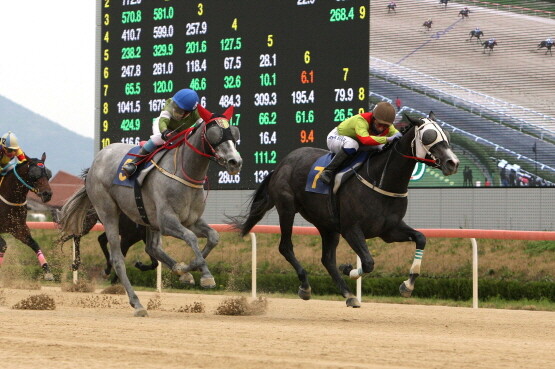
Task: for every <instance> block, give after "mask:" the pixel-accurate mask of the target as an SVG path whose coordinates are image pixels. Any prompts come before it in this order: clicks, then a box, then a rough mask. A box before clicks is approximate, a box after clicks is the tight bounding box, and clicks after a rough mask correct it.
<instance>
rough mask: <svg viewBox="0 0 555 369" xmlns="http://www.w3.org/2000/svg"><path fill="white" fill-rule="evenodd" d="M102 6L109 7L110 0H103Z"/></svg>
mask: <svg viewBox="0 0 555 369" xmlns="http://www.w3.org/2000/svg"><path fill="white" fill-rule="evenodd" d="M104 7H105V8H109V7H110V0H104Z"/></svg>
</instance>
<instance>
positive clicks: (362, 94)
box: [358, 87, 365, 100]
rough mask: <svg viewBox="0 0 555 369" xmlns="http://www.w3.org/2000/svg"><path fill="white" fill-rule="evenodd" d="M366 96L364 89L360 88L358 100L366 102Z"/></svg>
mask: <svg viewBox="0 0 555 369" xmlns="http://www.w3.org/2000/svg"><path fill="white" fill-rule="evenodd" d="M364 95H365V89H364V87H359V89H358V99H359V100H364Z"/></svg>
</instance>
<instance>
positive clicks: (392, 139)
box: [386, 132, 403, 143]
mask: <svg viewBox="0 0 555 369" xmlns="http://www.w3.org/2000/svg"><path fill="white" fill-rule="evenodd" d="M401 136H403V135H402V134H401V132H397V133H395V134H394V135H393V136H389V137H388V138H386V140H387V142H388V143H389V142H392V141H394V140H396V139H398V138H401Z"/></svg>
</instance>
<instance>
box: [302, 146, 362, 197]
mask: <svg viewBox="0 0 555 369" xmlns="http://www.w3.org/2000/svg"><path fill="white" fill-rule="evenodd" d="M368 155H370V153H369V152H368V151H359V152H358V153H357V154H356V155H355V157H354V158H353V159H352V160H351V161H348V162H346V163H345V164H344V165H343V166H342V167H341V169H340V170H339V171H338V172H337V174H336V175H335V180H334V184H333V193H337V191H338V190H339V187H340V186H341V184H342V183H344V182H345V181H346V180H347V179H348V178H349V177H351V176H352V175H353V173H354V172H353V170H354V169H356V168H358V167H360V166H361V165H362V163H364V162H365V161H366V159H367V158H368ZM333 156H334V155H333V154H332V153H327V154H325V155H322V156H320V157H319V158H318V159H316V161H315V162H314V164H312V166H311V167H310V171H309V172H308V176H307V178H306V185H305V191H307V192H314V193H320V194H324V195H327V194H329V193H330V187H331V184H330V185H327V184H325V183H324V182H322V181H320V174H321V173H322V171H323V170H324V169H325V168H326V166H327V165H328V164H329V163H330V162H331V159H332V158H333ZM351 169H353V170H351Z"/></svg>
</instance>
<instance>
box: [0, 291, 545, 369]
mask: <svg viewBox="0 0 555 369" xmlns="http://www.w3.org/2000/svg"><path fill="white" fill-rule="evenodd" d="M0 291H1V292H2V300H3V304H2V306H0V326H1V327H2V329H1V333H0V335H1V341H2V359H1V361H0V368H88V369H95V368H99V369H100V368H102V369H106V368H163V367H172V368H241V369H249V368H257V369H258V368H279V369H283V368H303V369H309V368H487V369H494V368H503V369H507V368H553V367H555V358H554V356H553V349H554V348H555V334H554V332H555V313H553V312H538V311H515V310H492V309H478V310H476V309H470V308H454V307H441V306H420V305H395V304H377V303H363V304H362V308H360V309H349V308H347V307H345V304H344V302H342V301H320V300H311V301H302V300H300V299H281V298H273V297H268V299H267V301H268V306H267V309H266V312H265V313H264V314H263V315H255V316H223V315H216V314H215V311H216V309H217V308H218V306H220V304H221V303H222V301H223V300H224V299H226V298H227V299H229V298H230V297H231V296H223V295H197V294H170V293H163V294H161V295H160V296H159V298H158V301H159V302H160V304H159V308H158V309H156V310H150V311H149V315H150V316H149V317H148V318H135V317H133V311H132V309H131V308H130V307H129V305H128V304H127V297H125V296H121V295H101V294H98V293H70V292H60V289H59V288H57V287H43V289H42V290H41V291H37V290H35V291H32V290H18V289H2V290H0ZM38 294H47V295H49V296H51V297H53V298H54V300H55V302H56V309H55V310H43V311H39V310H16V309H12V308H11V307H12V306H13V305H14V304H16V303H17V302H19V301H21V300H22V299H25V298H27V297H29V296H31V295H38ZM138 295H139V297H140V298H141V300H142V302H143V304H144V305H145V306H146V305H147V303H148V302H149V301H151V300H156V294H155V293H153V292H139V293H138ZM194 303H202V304H203V305H204V307H205V312H204V313H182V312H176V310H177V309H179V307H183V306H188V305H192V304H194Z"/></svg>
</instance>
